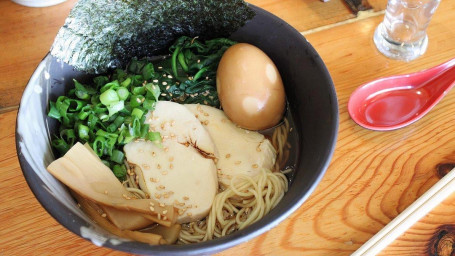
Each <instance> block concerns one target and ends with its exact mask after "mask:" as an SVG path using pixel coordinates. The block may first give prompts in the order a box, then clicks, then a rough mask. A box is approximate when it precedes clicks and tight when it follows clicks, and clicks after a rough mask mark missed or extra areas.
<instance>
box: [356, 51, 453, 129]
mask: <svg viewBox="0 0 455 256" xmlns="http://www.w3.org/2000/svg"><path fill="white" fill-rule="evenodd" d="M454 85H455V59H451V60H449V61H447V62H445V63H443V64H440V65H439V66H436V67H433V68H430V69H427V70H424V71H420V72H417V73H412V74H408V75H397V76H390V77H385V78H380V79H377V80H374V81H372V82H369V83H366V84H364V85H362V86H360V87H359V88H357V89H356V90H355V91H354V92H353V93H352V94H351V97H350V99H349V103H348V111H349V114H350V115H351V118H352V119H353V120H354V121H355V122H356V123H357V124H359V125H360V126H363V127H365V128H367V129H371V130H377V131H388V130H394V129H398V128H401V127H404V126H406V125H409V124H411V123H413V122H415V121H417V120H418V119H420V118H421V117H422V116H424V115H425V114H426V113H428V111H430V110H431V109H432V108H433V107H434V106H435V105H436V104H437V103H438V102H439V101H440V100H441V99H442V97H444V95H445V94H446V93H447V92H448V91H449V90H450V89H452V87H453V86H454Z"/></svg>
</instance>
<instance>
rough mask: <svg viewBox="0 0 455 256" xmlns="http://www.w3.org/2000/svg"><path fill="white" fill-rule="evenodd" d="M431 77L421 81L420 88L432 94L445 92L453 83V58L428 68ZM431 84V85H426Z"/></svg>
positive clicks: (454, 75) (454, 67)
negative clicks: (431, 74)
mask: <svg viewBox="0 0 455 256" xmlns="http://www.w3.org/2000/svg"><path fill="white" fill-rule="evenodd" d="M428 72H430V73H433V74H434V75H433V77H432V78H431V79H429V80H428V81H426V82H425V83H423V84H422V85H421V86H419V87H420V88H423V87H426V90H427V91H428V92H429V93H432V94H445V93H447V92H448V91H449V90H450V89H452V87H453V86H454V85H455V58H453V59H451V60H449V61H447V62H445V63H442V64H441V65H438V66H436V67H434V68H431V69H429V70H428ZM429 84H433V85H432V86H428V85H429Z"/></svg>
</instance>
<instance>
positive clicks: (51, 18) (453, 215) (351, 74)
mask: <svg viewBox="0 0 455 256" xmlns="http://www.w3.org/2000/svg"><path fill="white" fill-rule="evenodd" d="M250 2H251V3H253V4H255V5H258V6H260V7H263V8H264V9H266V10H269V11H270V12H272V13H275V14H276V15H278V16H279V17H281V18H283V19H284V20H286V21H287V22H289V23H290V24H291V25H293V26H294V27H295V28H297V29H298V30H299V31H302V32H304V35H305V37H306V38H307V39H308V41H309V42H310V43H311V44H312V45H313V46H314V48H315V49H316V50H317V51H318V52H319V54H320V55H321V57H322V59H323V60H324V61H325V63H326V65H327V67H328V70H329V71H330V73H331V75H332V78H333V81H334V83H335V87H336V91H337V95H338V99H339V111H340V129H339V135H338V141H337V145H336V150H335V153H334V156H333V158H332V161H331V164H330V166H329V168H328V170H327V173H326V175H325V176H324V178H323V180H322V181H321V183H320V184H319V186H318V187H317V189H316V190H315V192H314V193H313V194H312V195H311V197H310V198H309V199H308V200H307V201H306V202H305V203H304V205H303V206H302V207H300V208H299V209H298V210H297V211H296V212H295V213H293V214H292V215H291V216H290V217H289V218H288V219H287V220H285V221H284V222H282V223H281V224H280V225H279V226H278V227H276V228H274V229H273V230H272V231H271V232H267V233H265V234H263V235H261V236H259V237H257V238H256V239H253V240H251V241H249V242H247V243H245V244H241V245H239V246H236V247H234V248H232V249H229V250H227V251H225V252H222V253H220V255H349V254H350V253H352V252H353V251H355V250H356V249H357V248H359V247H360V246H361V245H362V244H363V243H364V242H366V241H367V240H368V239H369V238H371V237H372V236H373V235H374V234H375V233H376V232H378V231H379V230H380V229H381V228H382V227H384V226H385V225H386V224H387V223H388V222H390V221H391V220H392V219H393V218H394V217H395V216H397V215H398V214H399V213H400V212H402V211H403V210H404V209H405V208H406V207H407V206H408V205H410V204H411V203H412V202H413V201H415V200H416V199H417V198H418V197H419V196H420V195H422V194H423V193H424V192H425V191H426V190H428V189H429V188H430V187H431V186H432V185H433V184H434V183H436V182H437V181H438V180H439V179H440V178H441V177H442V176H443V175H444V174H445V171H446V170H447V168H450V167H453V166H454V164H455V108H454V107H453V106H454V105H455V94H454V93H453V92H451V93H449V94H448V95H446V96H445V98H444V99H443V100H442V101H441V102H440V103H439V104H438V105H437V106H436V107H435V108H434V109H433V110H432V111H431V112H430V113H429V114H428V115H427V116H425V117H424V118H423V119H421V120H420V121H418V122H417V123H414V124H412V125H410V126H408V127H406V128H403V129H399V130H396V131H391V132H375V131H369V130H365V129H363V128H361V127H359V126H358V125H356V124H355V123H354V122H353V121H352V120H351V119H350V117H349V114H348V112H347V102H348V99H349V96H350V94H351V93H352V92H353V90H354V89H355V88H356V87H358V86H359V85H361V84H362V83H365V82H367V81H370V80H372V79H375V78H378V77H381V76H387V75H392V74H400V73H408V72H413V71H418V70H421V69H425V68H428V67H431V66H433V65H436V64H439V63H441V62H443V61H446V60H448V59H451V58H453V57H454V56H455V43H454V42H455V19H454V18H453V13H455V1H452V0H443V1H442V2H441V5H440V7H439V8H438V10H437V11H436V14H435V15H434V18H433V20H432V22H431V23H430V26H429V28H428V30H427V31H428V35H429V39H430V43H429V47H428V51H427V53H426V54H425V55H424V56H422V57H421V58H419V59H417V60H415V61H412V62H410V63H404V62H400V61H394V60H390V59H387V58H385V57H384V56H382V55H381V54H380V53H378V52H377V51H376V49H375V46H374V45H373V41H372V36H373V31H374V29H375V27H376V26H377V25H378V24H379V23H380V22H381V21H382V19H383V13H382V12H381V10H383V9H384V7H385V5H386V0H371V1H370V4H371V5H372V6H373V9H372V11H371V12H369V13H368V15H360V16H359V17H357V18H356V15H354V14H353V13H352V12H351V11H350V9H349V8H348V7H347V5H346V4H345V3H344V2H343V1H341V0H331V1H329V2H327V3H323V2H321V1H319V0H281V1H280V0H252V1H250ZM74 3H75V0H69V1H67V2H65V3H63V4H60V5H57V6H53V7H46V8H26V7H22V6H19V5H16V4H13V3H12V2H10V1H8V0H0V10H2V15H1V16H0V35H1V40H0V75H1V76H0V77H1V79H0V180H1V183H0V227H1V228H0V255H50V254H56V255H73V254H74V255H125V254H123V253H120V252H114V251H111V250H109V249H106V248H99V247H96V246H95V245H93V244H91V243H90V242H88V241H85V240H84V239H82V238H79V237H77V236H76V235H74V234H72V233H71V232H69V231H68V230H66V229H65V228H64V227H62V226H61V225H60V224H58V223H57V222H56V221H55V220H54V219H53V218H52V217H51V216H50V215H49V214H48V213H47V212H46V211H45V210H44V209H43V208H42V207H41V206H40V204H39V203H38V201H37V200H36V199H35V197H34V196H33V194H32V192H31V191H30V189H29V187H28V186H27V184H26V182H25V180H24V177H23V176H22V172H21V170H20V167H19V163H18V160H17V156H16V151H15V141H14V129H15V119H16V114H17V110H16V109H17V105H18V103H19V100H20V96H21V93H22V91H23V89H24V87H25V85H26V82H27V80H28V78H29V77H30V75H31V74H32V72H33V70H34V68H35V67H36V66H37V64H38V63H39V62H40V60H41V58H42V57H43V56H44V55H45V54H46V52H47V51H48V50H49V47H50V45H51V43H52V40H53V38H54V36H55V34H56V32H57V30H58V28H59V27H60V26H61V25H62V24H63V21H64V19H65V17H66V16H67V14H68V12H69V10H70V8H71V7H72V6H73V5H74ZM444 167H445V168H444ZM454 231H455V196H451V197H449V198H448V199H447V200H445V201H444V202H443V203H442V204H441V205H439V206H438V207H437V208H436V209H434V210H433V211H432V212H431V213H430V214H428V215H427V216H426V217H424V218H423V219H422V220H421V221H419V222H418V223H416V224H415V225H414V226H413V227H412V228H411V229H410V230H408V231H407V232H406V233H405V234H404V235H402V236H401V237H400V238H399V239H397V240H396V241H395V242H394V243H392V244H391V245H390V246H389V247H388V248H387V249H386V250H384V251H383V252H382V253H381V255H428V254H430V255H435V250H436V249H435V248H438V246H439V247H440V248H442V251H441V250H440V251H439V254H438V255H451V253H452V248H453V247H452V245H453V242H454V237H455V232H454ZM444 250H445V251H444Z"/></svg>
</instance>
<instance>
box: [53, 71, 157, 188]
mask: <svg viewBox="0 0 455 256" xmlns="http://www.w3.org/2000/svg"><path fill="white" fill-rule="evenodd" d="M149 64H150V65H149ZM149 64H147V65H145V66H143V67H141V68H136V70H135V72H129V73H126V72H125V71H124V70H121V69H118V70H116V71H115V72H114V73H113V74H112V75H111V76H110V77H106V76H98V77H95V78H94V80H93V84H90V85H83V84H81V83H79V82H78V81H76V80H74V85H75V87H74V89H72V90H70V91H69V93H68V95H66V96H60V97H58V98H57V100H56V101H55V102H50V103H49V114H48V115H49V117H52V118H55V119H58V120H59V121H60V123H61V125H60V127H59V131H58V134H56V135H54V138H53V139H52V146H53V147H54V148H55V149H56V150H57V151H58V153H59V154H60V155H63V154H65V153H66V152H67V151H68V150H69V149H70V148H71V147H72V146H73V145H74V144H75V143H76V142H77V141H79V142H82V143H86V142H87V143H88V144H89V145H90V147H92V148H93V151H94V152H95V153H96V154H97V155H98V156H99V157H100V158H101V159H102V161H103V163H104V164H106V165H107V166H108V167H109V168H111V169H112V170H113V172H114V174H115V175H116V176H117V177H118V178H120V179H124V178H125V175H126V168H125V166H124V163H123V160H124V158H125V156H124V154H123V152H122V150H123V145H125V144H127V143H128V142H130V141H132V140H133V139H136V138H143V139H146V140H151V141H156V142H160V141H161V137H160V135H159V133H158V134H157V133H156V132H153V131H149V126H148V125H147V124H144V121H145V113H146V112H147V111H149V110H153V108H154V105H155V103H156V102H157V101H158V97H159V94H160V91H159V90H160V89H159V86H156V85H153V84H151V83H148V81H147V79H144V78H145V77H147V78H149V79H151V78H153V77H155V76H156V75H157V74H155V73H154V72H153V69H150V67H151V66H153V65H152V64H151V63H149ZM139 96H140V97H139ZM132 103H133V104H132Z"/></svg>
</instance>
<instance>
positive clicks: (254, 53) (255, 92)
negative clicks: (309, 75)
mask: <svg viewBox="0 0 455 256" xmlns="http://www.w3.org/2000/svg"><path fill="white" fill-rule="evenodd" d="M216 84H217V91H218V96H219V98H220V102H221V107H222V108H223V110H224V112H225V113H226V115H227V116H228V117H229V118H230V119H231V120H232V121H233V122H234V123H235V124H237V125H238V126H240V127H242V128H245V129H249V130H263V129H267V128H270V127H273V126H275V125H276V124H278V123H279V122H280V120H281V119H282V116H283V112H284V107H285V93H284V87H283V82H282V80H281V76H280V73H279V72H278V69H277V67H276V66H275V64H274V63H273V61H272V60H271V59H270V58H269V57H268V56H267V55H266V54H265V53H264V52H263V51H262V50H261V49H259V48H258V47H256V46H254V45H251V44H246V43H238V44H235V45H233V46H231V47H229V48H228V49H227V50H226V52H225V53H224V54H223V56H222V58H221V60H220V63H219V66H218V70H217V78H216Z"/></svg>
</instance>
